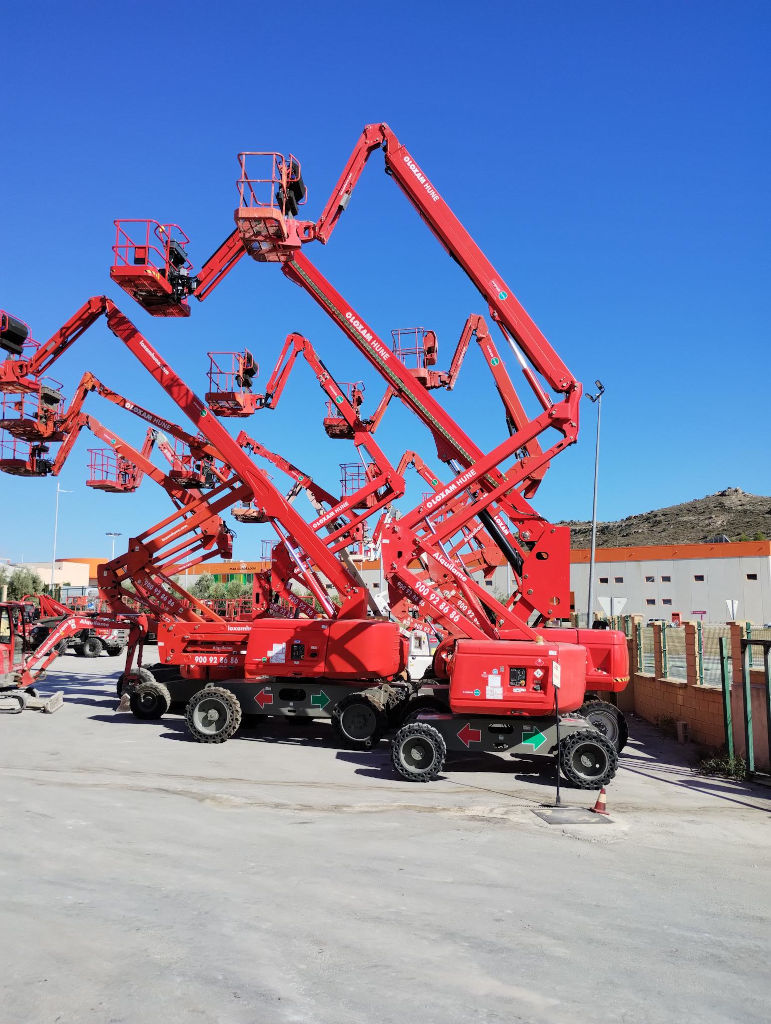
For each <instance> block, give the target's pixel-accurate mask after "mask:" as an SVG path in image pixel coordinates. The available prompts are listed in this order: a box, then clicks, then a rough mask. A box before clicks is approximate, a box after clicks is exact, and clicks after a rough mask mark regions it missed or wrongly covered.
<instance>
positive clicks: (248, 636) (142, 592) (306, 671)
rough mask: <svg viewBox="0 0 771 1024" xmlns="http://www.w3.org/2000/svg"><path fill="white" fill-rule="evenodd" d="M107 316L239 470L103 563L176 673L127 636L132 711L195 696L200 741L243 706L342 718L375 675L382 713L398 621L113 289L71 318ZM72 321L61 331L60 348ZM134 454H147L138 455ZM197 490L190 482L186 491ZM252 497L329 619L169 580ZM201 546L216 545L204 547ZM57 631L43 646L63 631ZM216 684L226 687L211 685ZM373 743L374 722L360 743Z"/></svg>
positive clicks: (390, 693) (159, 708) (192, 715)
mask: <svg viewBox="0 0 771 1024" xmlns="http://www.w3.org/2000/svg"><path fill="white" fill-rule="evenodd" d="M101 315H105V316H106V319H107V324H108V326H109V328H110V330H111V331H112V332H113V334H115V336H116V337H117V338H118V339H119V340H121V341H122V342H123V343H124V344H125V345H126V347H127V348H128V349H129V350H130V351H131V352H132V353H133V355H135V356H136V358H137V359H138V360H139V361H140V362H141V363H142V365H143V366H144V367H145V368H146V369H147V370H148V371H149V372H150V374H151V375H152V376H153V377H154V378H155V379H156V380H157V381H158V383H159V384H160V385H161V386H162V387H163V388H164V390H165V391H166V392H167V394H169V396H170V397H171V398H172V399H173V400H174V401H175V403H176V404H177V405H178V406H179V408H180V409H181V410H182V411H183V412H184V413H185V415H187V416H188V417H189V418H190V419H191V421H192V422H193V424H194V425H195V426H196V427H197V428H198V429H199V430H200V431H201V434H202V435H203V438H204V439H205V442H206V443H207V444H208V445H210V446H211V447H212V449H213V450H214V451H215V452H216V453H217V457H218V458H219V459H221V460H222V461H223V462H225V463H226V464H227V465H228V467H229V469H230V471H231V473H232V475H231V476H229V478H228V479H227V480H225V481H223V482H222V483H220V484H219V485H218V486H217V487H215V488H214V489H213V490H212V491H211V493H210V494H209V495H207V497H206V498H205V499H204V498H203V497H199V498H196V499H194V500H193V501H190V500H188V501H187V503H186V504H185V505H183V506H182V507H181V508H179V509H178V510H177V511H176V512H175V513H173V514H172V515H171V516H169V517H167V518H166V519H165V520H163V521H162V522H161V523H159V524H156V526H155V527H153V528H152V529H151V530H149V531H146V532H145V533H144V534H142V535H140V536H139V537H135V538H132V539H131V540H130V543H129V550H128V552H127V553H126V555H124V556H121V557H120V558H116V559H114V560H113V561H112V562H109V563H107V565H105V566H102V567H100V571H99V586H100V592H101V593H102V594H103V595H104V597H105V598H106V599H107V601H108V603H109V605H110V608H111V610H112V612H113V616H114V617H116V618H117V617H120V616H121V615H122V614H125V615H126V616H128V615H132V613H134V609H135V608H136V607H137V606H139V607H140V608H141V609H142V611H143V612H145V613H146V614H147V616H148V617H150V618H152V619H153V620H155V621H157V622H158V646H159V653H160V655H161V660H162V664H163V665H164V666H166V667H173V668H174V670H176V672H178V677H177V678H176V679H175V680H174V681H171V680H169V681H167V682H168V685H164V683H161V682H159V681H157V680H156V679H153V678H152V677H151V678H147V676H146V675H145V674H144V673H143V671H142V666H141V648H140V659H139V665H138V668H137V670H135V671H133V672H132V670H131V669H130V666H131V658H132V655H133V645H132V644H131V643H130V645H129V656H128V661H127V681H128V682H129V683H130V695H131V703H132V710H134V712H135V714H138V715H140V717H157V716H158V715H159V714H161V713H163V712H164V711H165V710H167V709H168V706H169V704H170V701H171V699H172V694H173V696H174V698H175V699H179V698H180V697H183V698H186V697H189V698H190V699H189V700H188V704H187V710H186V720H187V723H188V727H189V729H190V731H191V733H192V735H194V736H195V737H196V738H197V739H199V740H201V741H203V742H221V741H222V740H225V739H227V738H228V737H229V736H231V735H232V734H233V733H234V732H235V731H236V729H237V728H238V725H239V723H240V720H241V715H242V713H243V712H244V711H246V712H255V711H257V710H258V709H259V711H261V712H262V713H271V714H288V715H299V716H303V717H311V716H316V715H322V714H327V715H328V714H330V712H331V711H334V713H335V715H336V716H337V719H340V718H341V717H342V716H343V713H344V711H345V706H344V698H346V697H348V696H350V695H351V694H352V693H355V692H356V691H357V690H361V689H369V688H371V686H372V684H373V683H375V684H378V685H377V686H376V694H375V699H376V700H378V701H380V704H381V706H380V709H379V711H380V715H381V717H384V716H385V713H386V711H387V710H388V709H389V708H390V707H391V706H394V705H397V704H399V703H402V702H404V701H405V700H406V699H407V698H408V696H409V694H410V693H411V692H412V688H411V687H410V686H409V685H408V684H407V683H406V682H405V681H403V680H402V678H401V676H402V674H403V672H404V669H405V665H406V651H405V645H404V643H403V642H402V638H401V636H400V631H399V628H398V625H397V624H396V623H391V622H387V621H382V620H380V621H379V620H375V619H367V618H366V617H365V615H366V604H367V595H366V590H365V588H364V587H362V586H361V585H360V584H359V583H358V581H357V580H355V579H354V578H353V577H352V576H351V575H350V573H349V572H348V571H347V570H346V569H345V567H344V566H343V565H341V563H340V562H339V560H338V559H337V558H335V556H334V555H333V554H332V552H330V550H329V549H328V547H327V546H326V545H325V544H324V543H323V542H322V541H321V540H320V539H319V538H318V537H317V535H316V533H315V532H314V531H313V530H312V529H311V528H310V527H309V525H308V524H307V523H306V522H305V520H304V519H302V518H301V517H300V516H299V515H298V514H297V513H296V512H295V511H294V510H293V508H292V506H291V505H290V504H289V503H288V502H287V500H286V499H285V498H284V497H283V495H281V493H280V492H279V491H277V490H276V488H275V487H274V486H273V485H272V483H271V482H270V480H269V478H268V477H267V475H266V474H265V473H264V472H263V471H262V470H261V469H259V467H257V466H256V465H255V463H254V462H253V461H252V460H251V459H250V458H249V457H248V455H247V454H246V453H245V452H244V451H243V450H242V449H241V448H240V447H239V445H238V444H237V443H236V442H235V441H234V439H233V438H232V437H231V436H230V434H228V433H227V432H226V431H225V430H224V428H223V427H222V426H221V425H220V424H219V422H218V421H217V420H216V418H215V417H214V416H212V415H211V414H208V412H207V409H206V407H205V406H204V405H203V403H202V402H201V401H200V400H199V399H198V398H197V397H196V396H195V395H194V394H193V393H192V392H191V391H190V390H189V389H188V388H187V386H186V385H185V384H184V382H183V381H182V380H181V379H180V378H179V377H178V375H177V374H176V373H175V372H174V371H173V370H172V369H171V367H170V366H169V365H168V364H167V363H166V362H165V360H163V359H162V358H161V356H160V355H159V354H158V353H157V352H156V351H155V350H154V349H153V348H152V346H151V345H150V344H149V343H148V342H147V340H146V339H145V338H144V337H143V336H142V335H141V334H140V332H139V331H138V330H137V329H136V327H134V325H133V324H132V323H131V322H130V321H129V320H128V319H127V318H126V317H125V316H123V314H122V313H120V311H119V310H118V309H117V308H116V307H115V306H114V305H113V303H111V302H110V301H109V300H108V299H105V298H98V299H92V300H89V302H88V303H86V304H85V306H84V307H82V309H81V310H80V311H79V312H78V313H77V314H76V315H75V317H73V318H71V320H70V321H68V325H77V329H78V331H79V332H80V333H82V330H84V329H85V328H86V327H87V326H89V325H90V324H91V323H93V322H95V321H96V320H97V319H98V318H99V317H100V316H101ZM68 325H65V327H64V328H62V330H61V331H60V332H57V335H58V336H59V339H60V341H61V342H62V345H63V347H66V345H65V340H66V338H65V337H64V336H66V332H67V329H68ZM9 363H10V364H11V365H8V364H9ZM22 377H23V370H22V369H21V368H20V367H19V366H18V364H17V363H15V362H14V360H12V359H11V360H6V362H5V363H4V364H0V381H1V380H11V381H13V380H20V379H22ZM77 415H78V416H82V415H83V414H82V413H78V414H77ZM116 440H117V439H116ZM131 457H132V459H133V460H134V461H138V460H139V459H140V458H141V456H140V455H139V453H135V455H132V456H131ZM190 496H191V492H187V495H186V497H187V498H188V499H189V498H190ZM245 500H248V501H256V502H258V503H259V505H260V507H261V508H263V509H264V511H265V515H266V518H267V520H268V521H270V522H271V523H272V525H273V526H274V528H275V529H276V532H277V534H278V536H279V539H280V540H281V541H282V543H283V546H284V548H285V549H286V551H287V552H288V553H289V555H290V557H291V559H292V561H293V562H294V564H295V566H296V568H297V570H298V572H299V575H300V577H301V578H302V580H303V582H304V585H305V586H307V587H308V589H309V590H310V592H311V593H312V595H313V597H314V598H315V599H316V600H317V601H318V602H319V603H320V604H321V606H322V608H324V609H326V611H327V617H326V618H316V619H285V618H278V619H277V618H267V617H264V618H259V619H255V620H253V621H250V622H241V623H239V622H227V621H225V620H223V619H222V618H221V617H220V616H218V615H217V614H216V613H214V612H213V611H212V610H211V609H209V608H207V607H206V606H205V605H204V604H203V603H202V602H199V601H197V600H196V599H194V598H192V597H191V596H190V595H188V594H186V593H185V591H184V590H183V589H182V588H181V587H179V586H178V585H177V584H175V583H174V581H173V580H171V579H170V578H169V575H170V573H171V572H172V571H173V572H174V573H179V572H183V571H184V570H185V569H186V568H187V567H189V566H191V565H194V564H197V563H198V562H199V561H200V560H201V558H202V557H211V554H215V553H218V554H219V555H220V556H221V557H226V558H227V557H230V554H231V553H232V534H231V533H230V531H228V530H227V528H226V527H225V526H224V523H223V522H222V520H221V518H220V513H222V512H223V511H224V510H225V509H227V508H229V507H230V506H231V505H233V504H234V503H235V502H237V501H242V502H243V501H245ZM202 549H207V550H208V551H210V552H211V554H209V555H206V554H203V555H202ZM215 549H216V550H215ZM172 567H173V568H172ZM323 578H326V579H327V580H329V582H330V584H331V585H332V586H333V587H334V588H335V590H336V591H337V593H338V595H339V599H340V606H339V607H336V606H335V605H334V604H333V603H332V601H331V600H330V597H329V596H328V593H327V590H326V588H325V586H324V584H323V582H322V579H323ZM127 582H131V584H132V585H133V590H132V592H131V594H130V596H128V595H127V594H126V592H125V590H124V589H123V588H124V584H125V583H127ZM94 621H97V620H96V619H95V620H94ZM60 629H61V627H60ZM57 632H58V631H54V633H53V634H51V637H49V639H48V641H46V644H50V641H51V640H52V639H54V638H56V640H57V641H58V639H60V638H61V637H59V636H58V635H57ZM44 646H46V645H44ZM41 650H42V648H41ZM145 672H146V670H145ZM214 682H218V683H220V685H218V686H213V685H211V684H212V683H214ZM205 684H209V685H205ZM25 685H29V682H28V679H27V676H24V678H23V679H22V686H25ZM169 687H172V690H171V692H170V689H169ZM371 742H372V731H371V730H370V732H369V733H368V735H367V736H366V737H365V738H364V740H363V741H362V745H365V746H369V745H370V743H371Z"/></svg>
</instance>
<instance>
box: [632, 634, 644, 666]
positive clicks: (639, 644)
mask: <svg viewBox="0 0 771 1024" xmlns="http://www.w3.org/2000/svg"><path fill="white" fill-rule="evenodd" d="M642 630H643V628H642V622H636V623H635V626H634V639H635V649H636V651H637V671H638V672H642V670H643V664H644V661H643V631H642Z"/></svg>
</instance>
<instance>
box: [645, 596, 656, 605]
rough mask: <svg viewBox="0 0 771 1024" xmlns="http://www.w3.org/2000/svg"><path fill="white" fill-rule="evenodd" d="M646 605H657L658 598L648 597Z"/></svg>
mask: <svg viewBox="0 0 771 1024" xmlns="http://www.w3.org/2000/svg"><path fill="white" fill-rule="evenodd" d="M645 603H646V604H655V603H656V598H655V597H646V598H645Z"/></svg>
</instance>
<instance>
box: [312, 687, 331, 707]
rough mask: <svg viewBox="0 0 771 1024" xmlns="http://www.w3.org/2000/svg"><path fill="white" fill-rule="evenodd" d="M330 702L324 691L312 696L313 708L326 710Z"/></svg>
mask: <svg viewBox="0 0 771 1024" xmlns="http://www.w3.org/2000/svg"><path fill="white" fill-rule="evenodd" d="M329 701H330V698H329V697H327V695H326V694H325V693H324V691H323V690H322V691H321V692H320V693H314V694H313V695H312V696H311V707H317V708H325V707H326V706H327V704H329Z"/></svg>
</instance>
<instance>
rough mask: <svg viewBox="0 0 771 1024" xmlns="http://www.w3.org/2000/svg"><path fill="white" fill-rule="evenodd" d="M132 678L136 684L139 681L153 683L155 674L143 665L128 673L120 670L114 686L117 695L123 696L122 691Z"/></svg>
mask: <svg viewBox="0 0 771 1024" xmlns="http://www.w3.org/2000/svg"><path fill="white" fill-rule="evenodd" d="M132 680H135V681H136V683H137V685H138V684H140V683H154V682H155V676H154V675H153V674H152V672H150V671H149V670H148V669H146V668H145V667H144V665H143V666H142V668H135V669H134V670H133V671H132V672H129V673H128V675H127V674H126V673H125V672H121V674H120V675H119V676H118V683H117V687H116V689H117V691H118V696H119V697H122V696H123V691H124V690H125V689H126V686H127V684H128V683H129V682H131V681H132Z"/></svg>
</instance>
